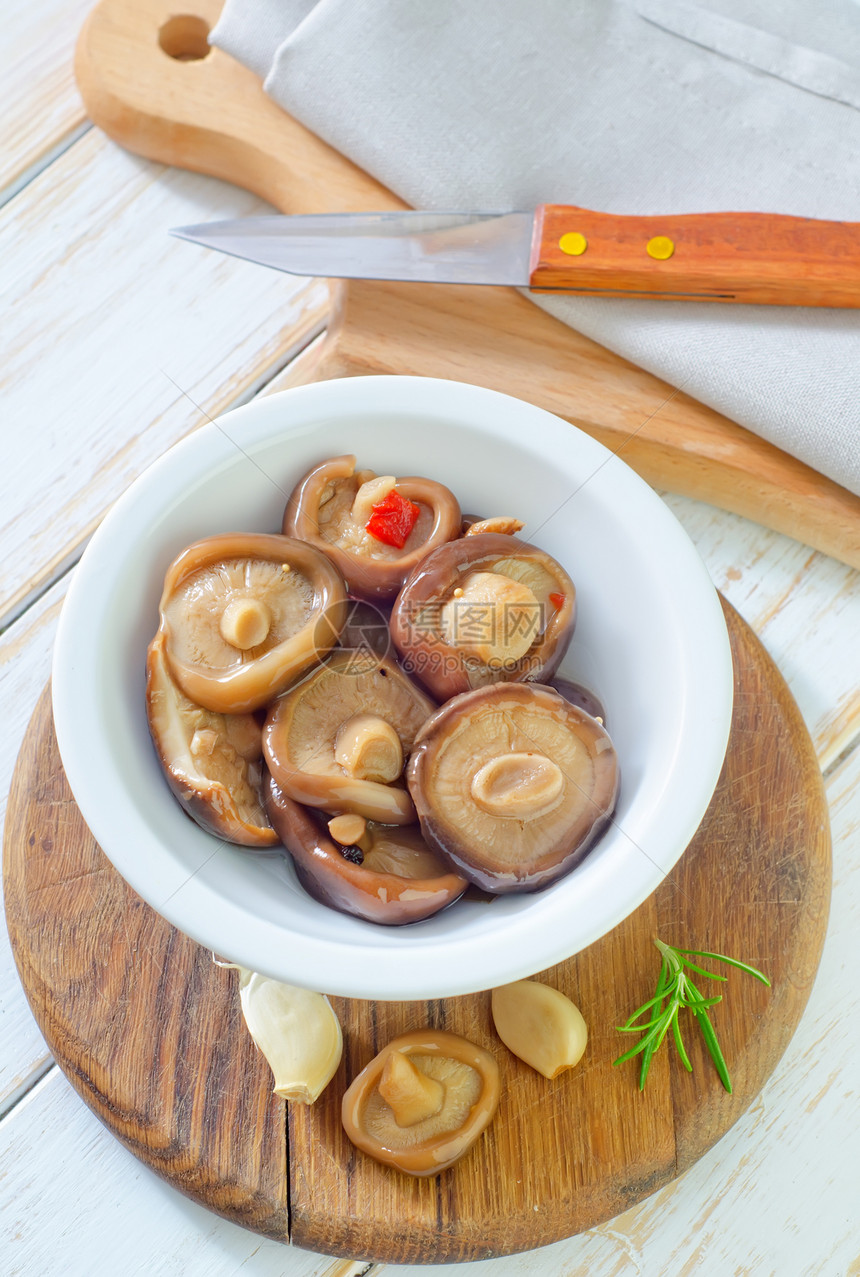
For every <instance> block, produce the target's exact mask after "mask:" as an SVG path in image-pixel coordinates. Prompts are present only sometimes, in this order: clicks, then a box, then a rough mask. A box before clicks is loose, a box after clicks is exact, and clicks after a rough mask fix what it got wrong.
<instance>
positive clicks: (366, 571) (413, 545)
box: [283, 455, 460, 602]
mask: <svg viewBox="0 0 860 1277" xmlns="http://www.w3.org/2000/svg"><path fill="white" fill-rule="evenodd" d="M372 478H375V476H374V475H373V472H372V471H369V470H363V471H360V472H359V473H358V474H356V470H355V457H354V456H349V455H347V456H342V457H332V458H330V459H329V460H327V461H323V462H321V463H320V464H319V465H317V466H314V468H313V469H312V470H310V471H308V473H307V474H306V475H305V476H304V478H302V479H300V480H299V482H298V483H297V484H296V486H295V488H294V489H293V491H292V493H291V494H290V498H289V500H288V501H287V507H286V510H285V512H284V522H283V531H284V533H285V535H287V536H291V537H298V538H299V539H300V540H302V541H307V542H309V543H310V544H311V545H315V546H317V547H318V548H319V549H320V550H323V551H324V552H325V553H326V554H327V555H328V556H329V557H330V558H331V560H332V561H333V562H334V563H335V564H336V565H337V567H338V569H339V571H340V572H341V573H342V574H343V577H344V580H345V581H346V582H347V584H348V585H349V588H350V590H351V591H352V593H353V594H356V595H358V597H359V598H363V599H367V600H368V601H370V602H377V601H379V600H384V599H393V598H394V596H395V594H396V593H397V591H398V590H399V589H400V587H401V585H402V584H403V582H404V581H405V580H406V577H407V576H408V575H409V573H410V572H411V571H412V569H413V568H414V567H415V565H416V564H417V563H418V562H419V561H420V560H421V559H422V558H423V557H424V555H425V554H427V553H428V552H429V551H430V550H432V549H433V548H434V547H435V546H437V545H441V544H443V543H444V542H445V541H450V540H452V538H454V537H457V536H459V535H460V506H459V504H458V502H457V498H456V497H455V496H454V494H453V492H451V490H450V489H449V488H446V487H445V486H444V484H441V483H437V482H436V481H435V480H434V479H424V478H421V477H419V476H416V475H410V476H408V477H406V478H403V479H397V480H396V488H397V491H398V493H399V494H400V495H401V496H402V497H405V498H406V499H407V500H409V501H412V502H414V504H415V505H417V506H418V509H419V516H418V521H417V522H416V524H415V526H414V527H413V529H412V531H411V532H410V534H409V537H408V539H407V540H406V543H405V544H404V546H403V548H402V549H398V548H397V547H396V546H391V545H386V544H384V543H383V542H382V541H378V540H377V539H376V538H375V537H373V536H371V535H370V534H369V533H368V532H367V531H366V529H365V523H366V519H364V517H363V516H362V519H361V520H357V519H355V518H353V516H352V507H353V502H354V501H355V497H356V493H357V492H358V489H359V488H360V486H361V484H362V483H363V482H369V481H370V480H371V479H372ZM392 486H394V485H392Z"/></svg>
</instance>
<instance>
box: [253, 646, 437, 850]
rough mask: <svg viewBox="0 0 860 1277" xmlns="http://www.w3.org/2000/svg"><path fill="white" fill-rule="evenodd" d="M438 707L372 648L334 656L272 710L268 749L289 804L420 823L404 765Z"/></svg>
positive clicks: (268, 721)
mask: <svg viewBox="0 0 860 1277" xmlns="http://www.w3.org/2000/svg"><path fill="white" fill-rule="evenodd" d="M435 708H436V706H435V705H434V704H433V702H432V701H431V700H429V699H428V697H426V696H425V695H424V693H423V692H421V691H420V690H419V689H418V688H417V687H416V686H415V685H414V684H413V683H412V682H411V681H410V680H409V678H407V676H406V675H405V674H404V673H403V672H402V671H401V670H400V669H398V667H397V666H396V665H394V664H392V663H391V662H390V661H386V660H384V659H382V658H381V657H378V656H376V654H375V653H373V652H371V651H370V650H367V649H365V650H354V651H347V650H343V651H335V652H333V653H332V654H331V656H330V657H329V658H328V660H327V661H326V663H325V664H324V665H321V666H320V667H319V668H318V669H317V670H315V671H314V672H313V673H312V674H310V675H309V676H308V677H307V678H306V679H305V680H304V682H302V683H300V684H299V685H298V686H297V687H294V688H292V689H291V690H290V691H289V692H286V693H285V694H284V695H283V696H281V697H280V698H279V699H278V700H277V701H275V703H274V704H273V705H272V706H271V708H270V710H269V714H268V717H267V719H266V724H265V727H264V729H263V750H264V753H265V757H266V762H267V764H268V767H269V770H270V772H271V773H272V775H273V776H274V778H275V780H276V782H277V784H278V788H279V789H281V790H282V791H283V792H284V793H285V794H286V795H287V797H288V798H293V799H295V800H296V802H300V803H306V804H307V805H308V806H310V807H320V808H322V809H323V810H324V811H327V812H329V813H330V814H332V815H339V814H342V813H345V812H355V813H357V814H358V815H360V816H364V817H365V818H366V819H367V820H377V821H380V822H381V823H383V824H390V825H409V824H412V823H414V821H415V819H416V817H415V808H414V807H413V805H412V799H411V798H410V797H409V793H408V791H407V789H406V786H405V784H404V782H403V779H402V772H403V763H404V759H405V758H406V757H407V756H408V754H409V752H410V751H411V749H412V743H413V741H414V740H415V736H416V734H417V732H418V730H419V728H421V727H422V725H423V724H424V722H425V721H426V719H427V718H429V716H430V715H431V714H432V713H433V711H434V709H435Z"/></svg>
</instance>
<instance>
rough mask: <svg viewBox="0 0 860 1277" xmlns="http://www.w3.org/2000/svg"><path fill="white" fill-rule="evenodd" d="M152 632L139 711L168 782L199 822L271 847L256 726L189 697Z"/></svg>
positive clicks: (273, 837) (232, 838) (231, 837)
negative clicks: (142, 712) (143, 710)
mask: <svg viewBox="0 0 860 1277" xmlns="http://www.w3.org/2000/svg"><path fill="white" fill-rule="evenodd" d="M165 643H166V638H165V635H164V634H163V632H161V631H159V633H158V634H156V636H155V638H154V639H153V640H152V642H151V643H150V645H149V650H148V652H147V657H146V713H147V719H148V721H149V730H150V734H151V736H152V740H153V743H154V745H155V749H156V752H157V754H158V757H159V760H160V762H161V766H162V767H163V769H164V774H165V776H166V777H167V783H168V784H169V785H170V788H171V789H172V791H173V793H174V794H175V795H176V797H177V798H178V799H179V801H180V803H181V804H182V806H183V807H184V808H185V810H186V811H187V812H188V814H189V816H191V817H192V818H193V819H194V820H196V821H197V824H198V825H202V827H203V828H204V829H208V830H209V831H210V832H211V833H214V834H217V835H218V836H219V838H226V839H227V840H228V841H229V842H235V843H240V844H241V845H242V846H244V847H258V848H259V847H273V846H275V844H276V843H277V842H278V835H277V834H276V833H275V831H274V829H273V828H272V827H271V825H270V824H269V820H268V818H267V816H266V814H265V811H264V808H263V800H262V797H261V794H260V782H261V776H262V765H261V757H262V742H261V735H262V733H261V729H260V725H259V723H258V722H257V720H256V719H255V718H254V716H253V714H215V713H213V712H212V711H211V710H208V709H203V708H202V706H200V705H195V704H194V702H193V701H190V700H189V699H188V697H187V696H186V695H185V693H184V692H183V691H182V689H181V688H180V687H178V686H177V684H176V682H175V680H174V679H173V678H172V677H171V674H170V668H169V666H168V664H167V659H166V657H165V652H164V649H165Z"/></svg>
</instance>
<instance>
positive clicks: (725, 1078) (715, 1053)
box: [687, 980, 732, 1095]
mask: <svg viewBox="0 0 860 1277" xmlns="http://www.w3.org/2000/svg"><path fill="white" fill-rule="evenodd" d="M687 984H688V986H689V989H690V992H691V993H692V994H693V995H694V997H695V998H696V999H697V1000H696V1001H693V1000H691V1001H690V1003H689V1006H690V1009H691V1011H692V1012H693V1015H694V1016H695V1017H696V1023H697V1024H698V1026H699V1028H700V1030H701V1033H702V1037H703V1038H704V1039H705V1046H706V1047H707V1048H708V1051H709V1053H710V1056H711V1059H712V1060H713V1061H714V1064H715V1066H716V1070H717V1073H718V1074H719V1075H720V1081H721V1082H722V1084H723V1086H724V1087H725V1088H726V1090H727V1091H728V1092H729V1094H730V1095H731V1093H732V1080H731V1078H730V1077H729V1070H728V1066H727V1065H726V1061H725V1059H724V1058H723V1053H722V1051H721V1050H720V1044H719V1042H718V1041H717V1035H716V1033H715V1032H714V1026H713V1025H712V1024H711V1021H710V1020H709V1019H708V1013H707V1010H706V1009H705V1007H704V1006H703V1003H704V1002H705V999H704V998H703V997H702V996H701V994H700V993H699V990H698V989H697V988H696V987H695V986H694V985H693V984H692V983H691V982H690V981H689V980H688V981H687Z"/></svg>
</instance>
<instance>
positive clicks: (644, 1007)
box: [619, 981, 666, 1033]
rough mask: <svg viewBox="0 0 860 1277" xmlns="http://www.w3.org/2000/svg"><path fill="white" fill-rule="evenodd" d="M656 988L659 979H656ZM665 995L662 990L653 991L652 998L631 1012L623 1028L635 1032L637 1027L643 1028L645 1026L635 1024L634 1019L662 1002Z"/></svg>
mask: <svg viewBox="0 0 860 1277" xmlns="http://www.w3.org/2000/svg"><path fill="white" fill-rule="evenodd" d="M658 988H659V981H658ZM665 996H666V995H665V993H663V992H659V993H655V994H654V997H653V998H649V999H648V1001H647V1002H643V1003H642V1005H641V1007H640V1008H639V1010H638V1011H634V1012H633V1014H632V1015H631V1017H630V1019H629V1020H628V1021H627V1023H626V1024H625V1025H624V1029H628V1028H632V1029H633V1032H634V1033H635V1032H636V1031H637V1030H638V1029H640V1028H644V1027H645V1026H644V1025H637V1024H636V1021H637V1020H638V1019H639V1017H640V1015H644V1013H645V1012H646V1011H647V1010H648V1009H649V1008H650V1007H653V1006H655V1005H656V1004H657V1003H658V1002H662V1001H663V999H664V997H665ZM619 1032H623V1030H619Z"/></svg>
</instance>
